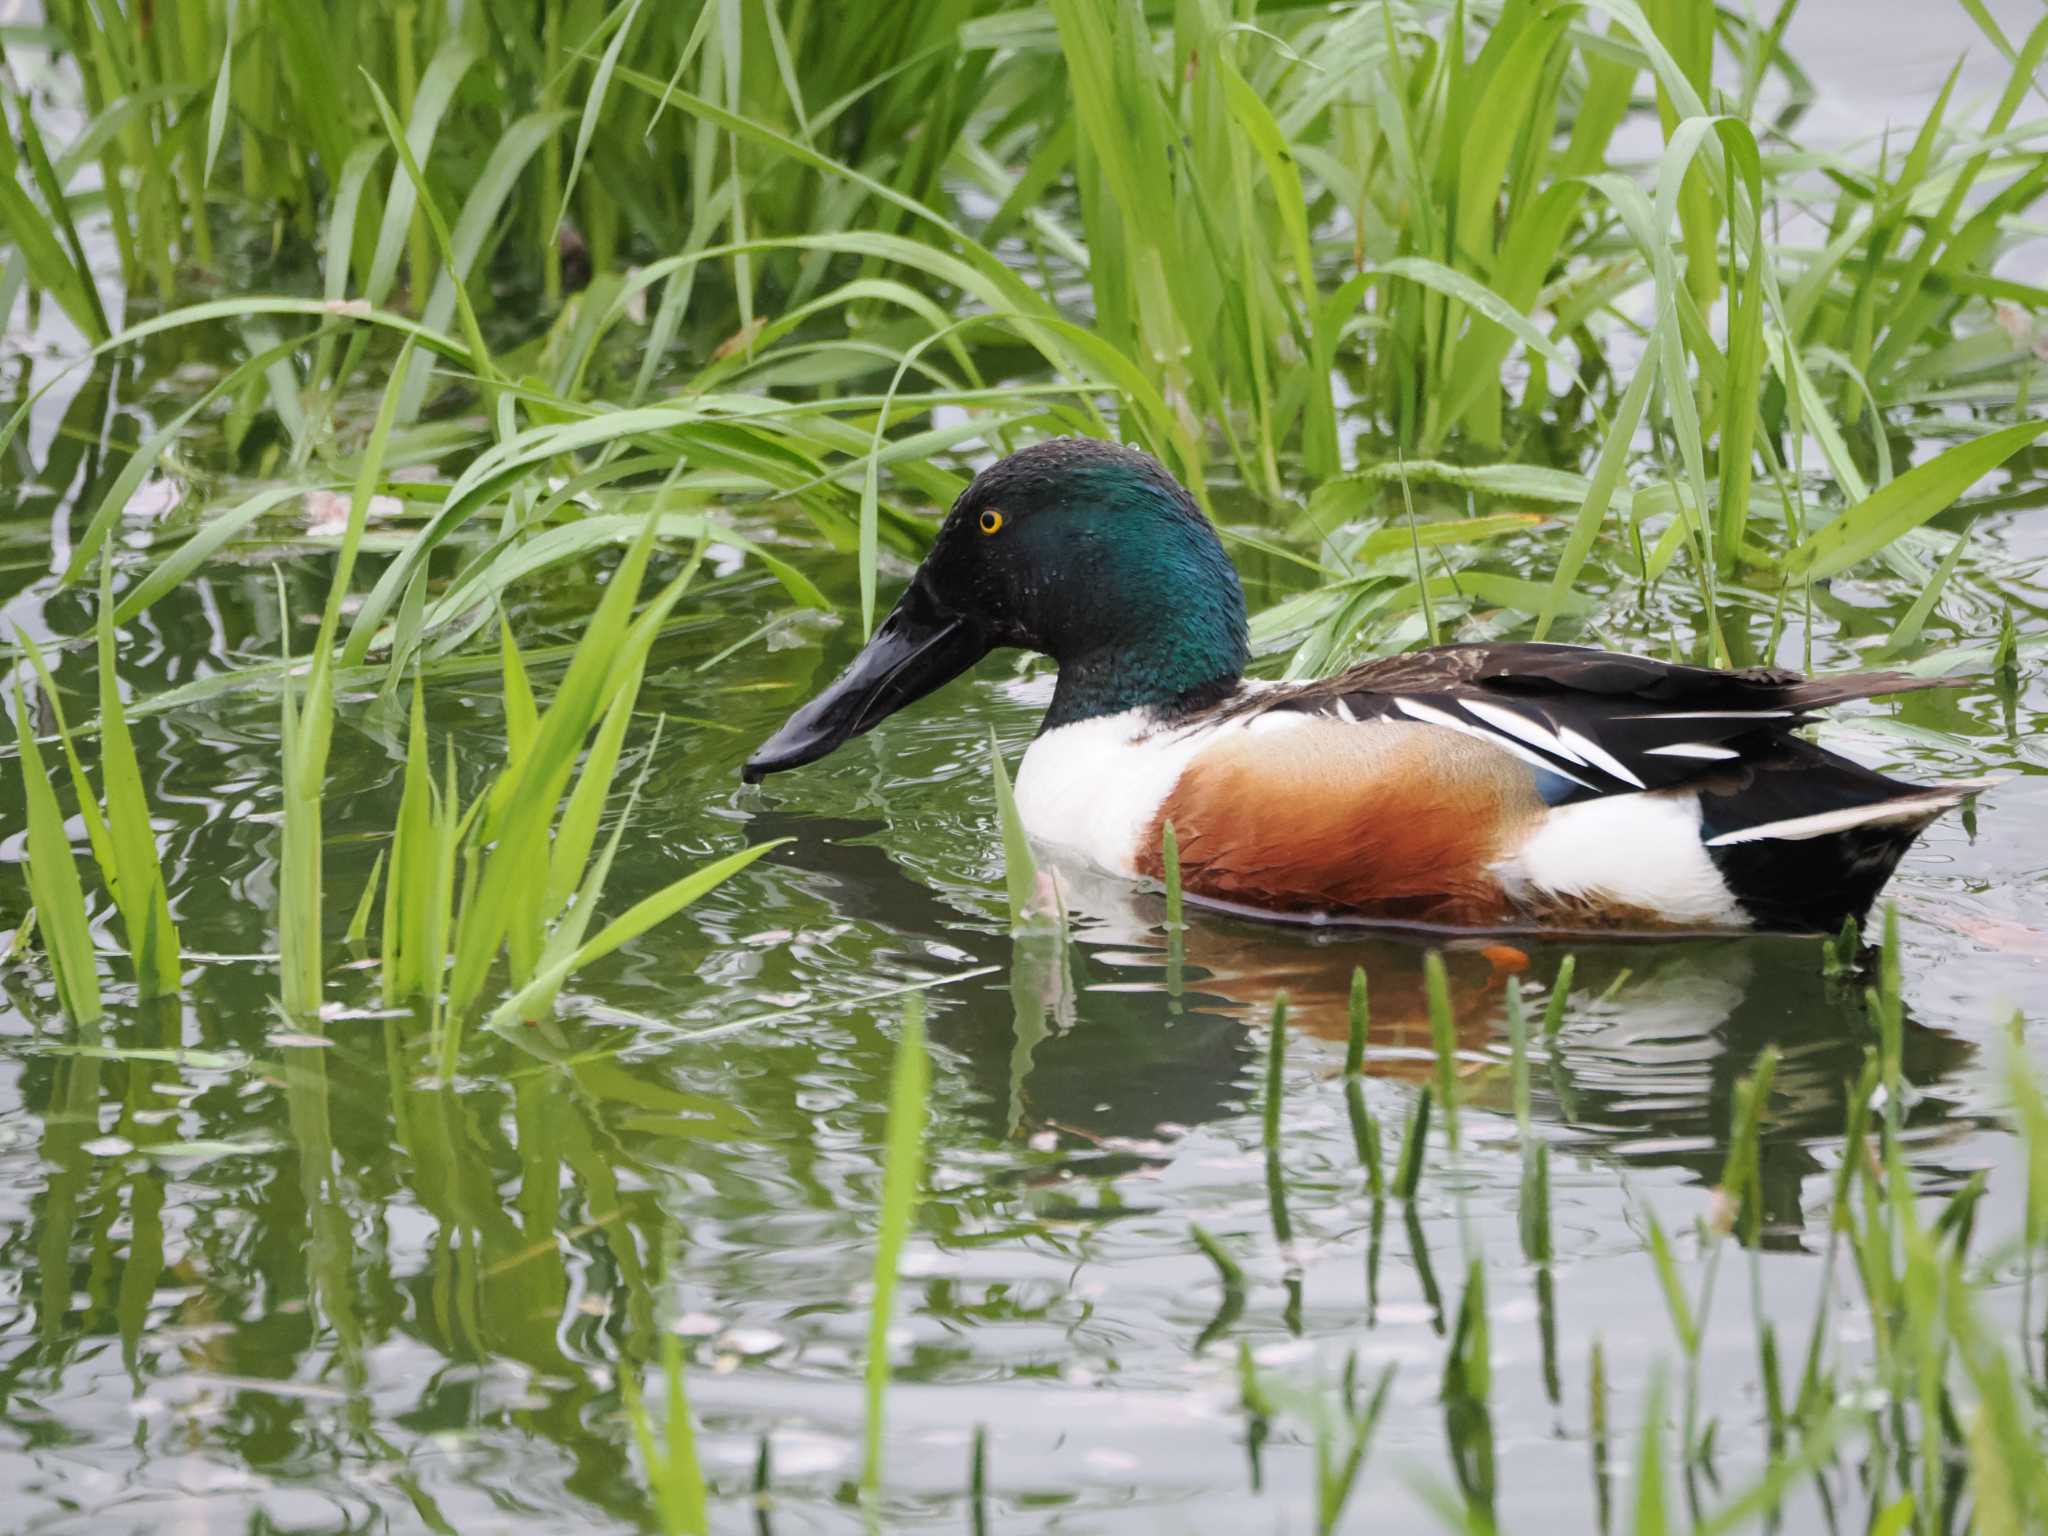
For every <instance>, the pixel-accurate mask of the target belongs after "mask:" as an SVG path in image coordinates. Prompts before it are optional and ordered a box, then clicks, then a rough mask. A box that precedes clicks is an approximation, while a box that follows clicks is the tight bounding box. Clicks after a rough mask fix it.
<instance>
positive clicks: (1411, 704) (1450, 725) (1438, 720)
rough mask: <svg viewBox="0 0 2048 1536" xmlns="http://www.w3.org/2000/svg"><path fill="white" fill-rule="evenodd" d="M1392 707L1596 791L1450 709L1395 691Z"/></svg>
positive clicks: (1521, 746) (1413, 717) (1583, 787)
mask: <svg viewBox="0 0 2048 1536" xmlns="http://www.w3.org/2000/svg"><path fill="white" fill-rule="evenodd" d="M1394 707H1395V708H1396V709H1398V710H1400V711H1401V713H1402V714H1404V715H1406V716H1408V718H1409V719H1411V720H1419V721H1421V722H1422V723H1423V724H1424V725H1440V726H1442V727H1443V728H1444V729H1445V730H1447V731H1457V732H1458V733H1459V734H1461V735H1465V736H1473V737H1477V738H1478V739H1479V740H1480V741H1483V742H1486V743H1487V744H1488V745H1489V746H1495V747H1499V748H1500V749H1501V750H1502V751H1504V752H1512V753H1513V754H1514V755H1515V756H1516V757H1519V758H1520V759H1521V760H1522V761H1523V762H1525V763H1528V764H1530V765H1531V766H1533V767H1536V768H1541V769H1542V770H1543V771H1544V772H1545V773H1554V774H1556V775H1557V776H1558V777H1559V778H1564V779H1570V780H1571V781H1572V782H1573V783H1574V784H1576V785H1578V786H1579V788H1581V789H1591V790H1594V791H1595V792H1596V793H1597V792H1598V786H1597V785H1593V784H1588V783H1587V782H1586V781H1585V780H1584V779H1582V778H1580V777H1579V776H1578V775H1577V774H1575V773H1572V772H1570V771H1568V770H1566V769H1563V768H1560V767H1558V765H1557V764H1556V763H1553V762H1551V761H1549V760H1548V759H1546V758H1542V757H1538V756H1537V755H1536V754H1535V753H1534V752H1532V751H1530V750H1529V748H1527V747H1525V746H1523V745H1522V744H1521V743H1520V742H1519V741H1515V740H1512V739H1510V738H1508V737H1505V736H1502V735H1500V734H1499V733H1498V732H1495V731H1489V730H1485V729H1482V728H1481V727H1479V726H1476V725H1470V724H1467V723H1466V722H1465V721H1463V720H1460V719H1459V718H1458V717H1457V716H1456V715H1454V714H1452V713H1450V711H1448V710H1443V709H1438V708H1437V707H1436V706H1435V705H1433V704H1424V703H1421V702H1419V701H1417V700H1415V699H1411V698H1408V697H1407V696H1406V695H1396V696H1395V698H1394Z"/></svg>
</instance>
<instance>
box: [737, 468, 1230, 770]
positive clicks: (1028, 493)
mask: <svg viewBox="0 0 2048 1536" xmlns="http://www.w3.org/2000/svg"><path fill="white" fill-rule="evenodd" d="M999 646H1019V647H1022V648H1023V649H1025V650H1032V651H1041V652H1043V653H1044V654H1046V655H1048V656H1050V657H1052V658H1053V660H1054V661H1055V662H1057V663H1058V664H1059V684H1058V686H1057V688H1056V689H1055V690H1054V693H1053V701H1052V707H1051V709H1049V710H1048V711H1047V712H1046V717H1045V725H1046V727H1047V728H1050V727H1053V726H1058V725H1067V724H1071V723H1072V722H1074V721H1077V720H1086V719H1091V718H1093V717H1095V716H1098V715H1107V714H1116V713H1120V712H1122V711H1124V710H1128V709H1140V708H1143V709H1151V710H1154V711H1156V712H1158V713H1159V714H1160V715H1161V716H1162V717H1172V716H1174V715H1177V714H1184V713H1187V712H1188V711H1191V710H1195V709H1200V708H1203V707H1205V706H1207V705H1209V704H1212V703H1214V702H1216V701H1217V700H1218V699H1220V698H1222V697H1224V696H1225V695H1226V694H1228V693H1229V692H1230V691H1231V689H1232V688H1234V687H1235V686H1236V684H1237V681H1238V679H1239V677H1240V676H1242V675H1243V672H1244V666H1245V662H1246V660H1247V658H1248V656H1249V654H1250V653H1249V648H1248V645H1247V640H1246V627H1245V605H1244V589H1243V587H1242V586H1240V585H1239V583H1238V579H1237V571H1236V570H1235V568H1234V567H1232V565H1231V563H1230V557H1229V556H1228V555H1226V554H1225V553H1224V552H1223V546H1222V544H1221V543H1220V542H1219V541H1218V540H1217V537H1216V532H1215V530H1214V529H1213V528H1212V527H1211V526H1210V525H1209V520H1208V519H1207V518H1206V517H1204V516H1203V515H1202V512H1201V509H1200V508H1198V507H1197V506H1196V505H1195V504H1194V501H1193V499H1192V498H1190V497H1189V495H1188V493H1187V492H1186V491H1185V490H1184V489H1182V487H1181V485H1180V484H1179V482H1178V481H1176V480H1175V479H1174V478H1173V476H1171V475H1170V474H1168V473H1167V472H1166V471H1165V470H1164V469H1163V468H1161V467H1160V466H1159V464H1158V463H1157V462H1156V461H1155V460H1153V459H1151V458H1150V457H1148V456H1147V455H1145V454H1143V453H1140V452H1138V451H1137V450H1136V449H1132V448H1123V447H1119V446H1117V445H1115V444H1113V443H1102V442H1096V441H1094V440H1092V439H1088V438H1062V439H1059V440H1056V441H1053V442H1047V443H1039V444H1036V445H1034V446H1033V447H1030V448H1026V449H1023V450H1022V451H1020V452H1017V453H1013V454H1011V455H1010V456H1009V457H1008V458H1006V459H1003V460H1002V461H1000V462H999V463H996V464H992V465H990V466H989V467H988V468H987V469H985V470H983V471H982V472H981V473H980V474H979V475H977V476H976V477H975V479H974V483H973V484H972V485H970V486H969V487H968V488H967V490H966V491H965V492H964V493H963V494H962V495H961V497H960V499H959V501H957V502H955V503H954V505H953V510H952V512H951V513H950V514H948V516H947V518H946V521H945V524H944V526H942V527H941V528H940V529H939V536H938V538H937V540H935V541H934V543H933V544H932V548H931V553H930V554H928V555H926V556H925V560H924V564H923V565H921V566H920V567H918V571H917V574H916V575H915V576H914V577H912V578H911V582H910V586H909V588H908V589H907V590H906V591H905V592H904V594H903V596H902V598H901V600H900V601H898V603H897V604H896V607H895V609H894V610H893V611H892V612H891V613H890V614H889V616H888V618H887V619H885V620H884V621H883V622H882V624H881V625H880V626H879V627H878V628H877V629H876V630H875V633H874V637H873V638H872V639H871V640H870V641H869V642H868V645H867V648H866V649H865V650H863V651H862V652H861V653H860V654H859V655H858V656H856V657H855V658H854V659H853V662H852V664H851V665H849V666H848V667H847V669H846V670H845V671H844V672H843V673H841V674H840V676H839V677H838V678H837V679H836V680H835V681H834V682H833V683H832V684H831V686H829V687H828V688H827V689H826V690H825V691H824V692H823V693H821V694H819V695H818V696H817V697H816V698H815V699H813V700H811V702H810V703H808V704H806V705H805V706H804V707H803V708H802V709H800V710H798V711H797V712H796V714H794V715H792V716H791V717H790V719H789V721H788V722H787V723H786V724H785V725H784V726H783V727H782V729H781V730H779V731H777V732H776V733H775V735H774V736H773V737H772V738H770V739H769V740H768V741H767V742H765V743H764V744H763V745H762V747H761V748H760V750H759V751H757V752H756V753H755V754H754V755H753V757H752V758H750V759H749V760H748V762H747V766H746V769H745V776H746V777H747V779H748V780H749V781H753V780H757V779H759V778H761V777H762V776H763V775H765V774H770V773H776V772H779V771H781V770H782V769H785V768H795V767H798V766H800V765H801V764H804V763H808V762H814V761H816V760H817V759H818V758H821V757H823V756H824V755H825V754H826V753H828V752H830V751H832V750H833V749H834V748H835V747H837V746H839V745H840V744H841V743H842V742H845V741H847V740H850V739H851V738H852V737H855V736H858V735H860V734H861V733H862V732H863V731H866V730H868V729H870V728H872V727H873V726H874V725H875V724H876V723H877V722H878V721H881V720H883V719H885V718H886V717H887V716H889V715H890V714H893V713H894V712H895V711H896V710H899V709H901V708H902V707H903V706H904V705H906V704H908V703H910V702H911V701H913V700H915V699H918V698H922V697H923V696H924V695H925V694H927V693H930V692H931V691H932V690H933V689H934V688H937V687H939V686H940V685H942V684H944V683H946V682H948V681H950V680H951V679H953V678H954V677H957V676H958V675H959V674H960V673H961V672H963V671H965V670H966V669H967V668H968V667H970V666H972V665H973V664H974V663H975V662H977V661H979V660H980V659H981V658H982V657H983V656H985V655H987V654H988V653H989V652H990V651H991V650H994V649H995V648H997V647H999Z"/></svg>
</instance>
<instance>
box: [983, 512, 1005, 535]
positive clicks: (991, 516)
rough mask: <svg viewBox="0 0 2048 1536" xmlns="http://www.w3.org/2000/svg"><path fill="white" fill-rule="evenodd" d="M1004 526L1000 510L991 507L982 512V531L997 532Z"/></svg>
mask: <svg viewBox="0 0 2048 1536" xmlns="http://www.w3.org/2000/svg"><path fill="white" fill-rule="evenodd" d="M1002 526H1003V514H1002V513H1000V512H998V511H997V510H996V509H995V508H994V507H990V508H989V509H988V510H987V511H986V512H984V513H982V514H981V531H982V532H983V533H995V532H996V531H998V530H999V529H1000V528H1001V527H1002Z"/></svg>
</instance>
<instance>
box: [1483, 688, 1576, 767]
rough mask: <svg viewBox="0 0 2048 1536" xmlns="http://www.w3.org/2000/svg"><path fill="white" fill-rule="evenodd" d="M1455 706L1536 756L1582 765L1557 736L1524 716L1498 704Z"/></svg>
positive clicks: (1485, 703)
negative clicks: (1548, 755) (1541, 754)
mask: <svg viewBox="0 0 2048 1536" xmlns="http://www.w3.org/2000/svg"><path fill="white" fill-rule="evenodd" d="M1458 704H1459V706H1460V707H1461V708H1463V709H1464V711H1465V713H1466V714H1468V715H1471V716H1473V717H1474V718H1476V719H1479V720H1483V721H1485V722H1486V723H1487V724H1488V725H1490V726H1493V727H1494V728H1495V729H1496V730H1502V731H1506V732H1507V733H1508V734H1509V735H1510V736H1515V737H1519V738H1520V739H1521V740H1523V741H1526V742H1527V743H1529V745H1530V746H1532V747H1535V748H1536V749H1537V750H1538V751H1540V752H1552V753H1555V754H1556V755H1557V756H1559V757H1561V758H1563V759H1564V760H1565V761H1566V762H1568V763H1583V762H1585V759H1584V758H1583V757H1581V756H1579V754H1578V753H1576V752H1574V751H1573V750H1572V749H1571V748H1570V747H1568V746H1566V745H1565V744H1564V743H1563V742H1562V741H1560V740H1559V739H1558V735H1557V732H1555V731H1553V730H1549V729H1547V728H1546V727H1544V726H1541V725H1538V724H1537V723H1536V722H1535V721H1534V720H1531V719H1529V718H1528V717H1527V716H1525V715H1518V714H1516V713H1515V712H1514V711H1513V710H1512V709H1504V708H1503V707H1501V706H1500V705H1498V704H1489V703H1487V702H1486V701H1485V700H1483V699H1460V700H1458Z"/></svg>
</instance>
